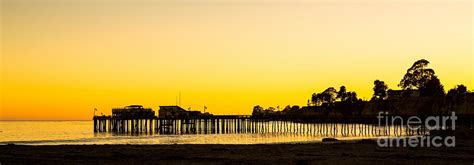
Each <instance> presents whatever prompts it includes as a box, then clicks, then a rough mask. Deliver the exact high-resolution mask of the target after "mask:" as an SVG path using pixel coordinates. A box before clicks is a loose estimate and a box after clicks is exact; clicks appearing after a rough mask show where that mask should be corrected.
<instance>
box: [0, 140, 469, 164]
mask: <svg viewBox="0 0 474 165" xmlns="http://www.w3.org/2000/svg"><path fill="white" fill-rule="evenodd" d="M0 163H1V164H2V165H4V164H23V163H24V164H91V163H100V164H104V163H105V164H130V163H139V164H142V163H148V164H149V163H154V164H169V163H173V164H406V163H409V164H420V163H421V164H427V163H430V164H469V165H472V164H473V163H474V140H462V141H456V147H455V148H445V147H443V148H419V147H418V148H408V147H405V148H404V147H399V148H380V147H378V146H377V144H376V143H375V142H373V141H372V142H370V141H363V142H355V141H352V142H335V143H311V144H272V145H138V146H137V145H83V146H78V145H75V146H20V145H6V146H0Z"/></svg>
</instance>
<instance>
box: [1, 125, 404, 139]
mask: <svg viewBox="0 0 474 165" xmlns="http://www.w3.org/2000/svg"><path fill="white" fill-rule="evenodd" d="M92 125H93V123H92V121H1V122H0V144H8V143H15V144H29V145H59V144H265V143H302V142H319V141H321V140H322V139H323V138H326V137H335V138H338V139H341V140H345V139H347V140H348V139H361V138H374V137H377V136H382V135H388V136H404V135H407V132H406V131H405V129H404V128H400V127H390V128H381V127H376V126H371V125H365V124H356V125H350V126H347V125H346V126H344V127H343V126H342V125H341V124H314V123H310V124H301V123H289V124H288V126H287V127H281V128H277V127H275V128H272V127H269V128H268V129H267V131H266V132H264V133H262V132H260V133H228V134H205V133H201V134H199V133H198V134H184V133H183V134H176V135H160V134H152V133H149V134H139V135H132V134H112V133H93V129H92V128H93V127H92ZM270 125H272V124H270ZM323 128H325V129H323ZM326 128H328V129H326ZM334 128H335V129H334ZM301 130H303V131H301ZM408 134H410V133H408Z"/></svg>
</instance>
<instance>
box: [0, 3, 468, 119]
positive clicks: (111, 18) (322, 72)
mask: <svg viewBox="0 0 474 165" xmlns="http://www.w3.org/2000/svg"><path fill="white" fill-rule="evenodd" d="M1 3H2V7H1V8H2V11H1V22H2V25H1V47H2V48H1V50H2V51H1V52H2V55H1V64H2V67H1V96H0V97H1V100H2V101H1V110H0V120H76V119H79V120H88V119H91V118H92V114H93V109H94V108H97V109H99V113H100V112H103V113H106V114H109V113H110V111H111V108H113V107H123V106H126V105H130V104H141V105H143V106H145V107H151V108H153V109H154V110H155V111H156V110H158V106H159V105H175V103H176V97H177V96H178V95H179V93H181V105H182V107H183V108H185V109H187V108H188V107H191V108H192V109H197V110H203V107H204V106H207V107H208V110H207V111H209V112H211V113H214V114H250V113H251V111H252V107H253V106H254V105H261V106H263V107H269V106H273V107H277V106H280V107H281V108H283V107H284V106H286V105H300V106H303V105H306V102H307V100H308V99H309V98H310V97H311V94H312V93H315V92H321V91H323V90H324V89H326V88H327V87H335V88H336V89H338V88H339V87H340V86H341V85H345V86H346V87H347V89H348V90H349V91H356V92H357V94H358V96H359V97H360V98H363V99H370V97H371V95H372V87H373V81H374V80H376V79H380V80H383V81H385V82H386V83H387V84H388V86H389V88H391V89H398V87H397V84H398V83H399V81H400V79H401V78H402V76H403V74H404V73H405V72H406V69H408V68H409V67H410V66H411V65H412V64H413V62H415V61H416V60H418V59H427V60H428V61H430V62H431V63H430V67H431V68H434V69H435V71H436V74H437V75H438V77H439V78H440V80H441V82H442V84H443V85H444V88H445V90H446V91H447V90H449V89H451V88H453V87H454V86H455V85H458V84H464V85H466V86H467V87H468V89H470V90H472V89H473V87H474V80H473V75H474V65H473V61H474V56H473V54H472V52H473V43H472V39H473V33H472V29H473V27H472V22H473V17H472V5H473V3H472V1H470V0H456V1H448V2H447V1H443V0H433V1H429V0H400V1H396V2H395V1H393V0H378V1H368V0H336V1H328V0H314V1H310V0H300V1H291V0H277V1H272V0H245V1H238V0H225V1H213V0H206V1H204V0H202V1H199V0H179V1H173V0H141V1H132V0H120V1H111V0H100V1H94V0H77V1H67V0H49V1H44V2H38V1H34V0H4V1H2V2H1Z"/></svg>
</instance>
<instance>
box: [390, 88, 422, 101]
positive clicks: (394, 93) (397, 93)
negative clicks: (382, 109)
mask: <svg viewBox="0 0 474 165" xmlns="http://www.w3.org/2000/svg"><path fill="white" fill-rule="evenodd" d="M387 96H388V97H387V99H401V98H412V97H420V91H419V90H392V89H390V90H388V91H387Z"/></svg>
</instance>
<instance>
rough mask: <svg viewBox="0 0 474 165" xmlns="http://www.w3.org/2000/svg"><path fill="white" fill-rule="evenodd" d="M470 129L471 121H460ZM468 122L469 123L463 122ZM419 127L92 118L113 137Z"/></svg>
mask: <svg viewBox="0 0 474 165" xmlns="http://www.w3.org/2000/svg"><path fill="white" fill-rule="evenodd" d="M463 121H464V124H468V125H469V126H470V127H471V128H472V118H469V120H463ZM466 121H469V122H466ZM419 126H420V128H419V129H416V130H413V129H408V128H407V125H406V124H405V125H403V124H399V123H398V124H397V123H395V124H390V125H385V124H382V126H380V125H379V124H378V119H377V118H375V117H370V118H360V117H359V118H354V117H347V118H316V117H289V116H287V117H252V116H246V115H216V116H207V117H199V118H159V117H151V118H134V119H132V118H124V119H119V118H114V117H111V116H94V132H111V133H116V134H233V133H295V134H312V135H326V136H335V135H341V136H360V135H365V136H391V135H395V136H403V135H426V134H427V133H428V132H429V130H427V129H426V128H425V127H424V126H423V125H422V124H421V125H419Z"/></svg>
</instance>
